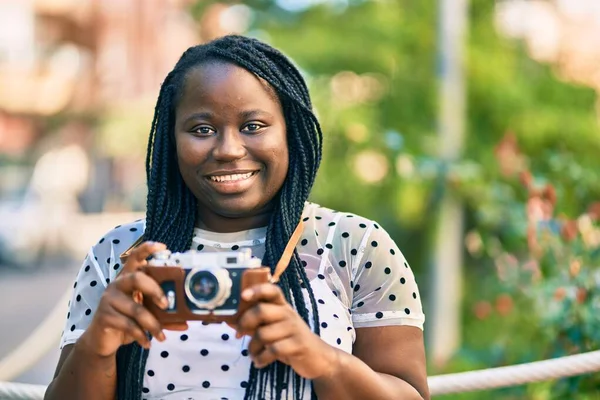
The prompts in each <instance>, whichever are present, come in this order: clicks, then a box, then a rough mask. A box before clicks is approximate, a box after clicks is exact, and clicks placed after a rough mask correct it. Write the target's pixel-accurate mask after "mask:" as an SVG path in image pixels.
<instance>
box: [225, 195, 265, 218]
mask: <svg viewBox="0 0 600 400" xmlns="http://www.w3.org/2000/svg"><path fill="white" fill-rule="evenodd" d="M268 209H270V206H269V204H268V203H267V204H261V203H260V202H256V201H244V200H243V199H236V200H234V201H221V202H219V207H218V208H217V209H216V210H215V211H216V212H217V213H218V214H219V215H221V216H223V217H226V218H244V217H251V216H253V215H256V214H259V213H263V212H265V211H267V210H268Z"/></svg>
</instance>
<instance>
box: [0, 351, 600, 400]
mask: <svg viewBox="0 0 600 400" xmlns="http://www.w3.org/2000/svg"><path fill="white" fill-rule="evenodd" d="M596 371H600V351H592V352H589V353H582V354H576V355H572V356H565V357H560V358H554V359H550V360H544V361H535V362H531V363H526V364H518V365H510V366H506V367H498V368H489V369H483V370H477V371H468V372H460V373H455V374H446V375H437V376H431V377H429V379H428V381H429V389H430V391H431V395H432V396H437V395H442V394H451V393H463V392H473V391H478V390H488V389H498V388H502V387H509V386H518V385H523V384H525V383H531V382H541V381H546V380H551V379H559V378H566V377H569V376H575V375H583V374H587V373H591V372H596ZM45 390H46V386H43V385H27V384H20V383H11V382H0V400H42V399H43V398H44V392H45Z"/></svg>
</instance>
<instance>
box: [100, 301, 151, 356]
mask: <svg viewBox="0 0 600 400" xmlns="http://www.w3.org/2000/svg"><path fill="white" fill-rule="evenodd" d="M102 326H104V327H106V328H108V329H114V330H115V331H118V332H122V333H123V334H125V336H129V337H131V338H133V339H134V340H135V341H136V342H138V343H139V344H140V346H142V347H143V348H145V349H149V348H150V340H149V339H148V336H146V332H145V331H144V328H142V327H141V326H140V325H138V323H137V322H136V321H134V320H133V319H131V318H129V317H127V316H125V315H123V314H121V313H120V312H118V311H117V310H115V309H114V308H112V307H107V309H106V311H105V314H104V318H103V320H102Z"/></svg>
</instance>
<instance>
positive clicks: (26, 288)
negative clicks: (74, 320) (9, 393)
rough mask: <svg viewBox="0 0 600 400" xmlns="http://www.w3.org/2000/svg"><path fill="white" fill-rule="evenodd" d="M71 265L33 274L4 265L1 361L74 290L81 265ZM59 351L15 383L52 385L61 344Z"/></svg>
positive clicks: (0, 275) (0, 297) (0, 294)
mask: <svg viewBox="0 0 600 400" xmlns="http://www.w3.org/2000/svg"><path fill="white" fill-rule="evenodd" d="M67 264H68V265H66V266H65V265H61V266H58V265H47V266H44V267H42V268H39V269H36V270H30V271H23V270H14V269H10V268H6V267H3V266H0V324H1V325H2V329H0V359H2V358H3V357H4V356H5V355H6V354H8V353H9V352H10V351H11V350H12V349H14V348H15V347H16V346H17V345H18V344H20V343H21V342H22V341H23V340H24V339H25V338H27V336H28V335H29V333H30V332H31V331H32V330H33V329H35V328H36V327H37V325H38V324H39V323H40V322H41V321H43V320H44V318H45V317H46V315H47V314H48V312H49V311H50V310H52V309H53V308H54V306H55V305H56V303H57V301H58V300H59V298H60V297H61V296H62V295H63V294H64V292H65V290H71V288H72V287H73V281H74V279H75V276H76V275H77V271H78V269H79V264H78V263H77V262H70V263H67ZM55 348H56V350H54V351H51V352H50V353H48V354H46V355H45V356H44V357H43V358H42V359H41V360H40V361H39V362H38V363H37V364H36V365H35V366H34V367H33V368H32V369H31V370H29V371H27V372H26V373H23V374H22V375H21V376H19V377H16V378H14V379H13V381H15V382H23V383H34V384H48V383H49V381H50V380H51V379H52V376H53V374H54V367H55V366H56V362H57V360H58V355H59V351H58V343H57V344H56V347H55Z"/></svg>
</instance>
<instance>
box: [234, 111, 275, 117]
mask: <svg viewBox="0 0 600 400" xmlns="http://www.w3.org/2000/svg"><path fill="white" fill-rule="evenodd" d="M239 115H240V117H241V118H242V119H250V118H256V117H259V116H261V115H264V116H267V117H271V118H273V114H271V113H270V112H268V111H264V110H247V111H242V112H241V113H240V114H239Z"/></svg>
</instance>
